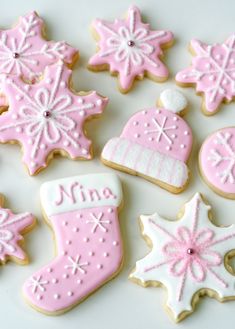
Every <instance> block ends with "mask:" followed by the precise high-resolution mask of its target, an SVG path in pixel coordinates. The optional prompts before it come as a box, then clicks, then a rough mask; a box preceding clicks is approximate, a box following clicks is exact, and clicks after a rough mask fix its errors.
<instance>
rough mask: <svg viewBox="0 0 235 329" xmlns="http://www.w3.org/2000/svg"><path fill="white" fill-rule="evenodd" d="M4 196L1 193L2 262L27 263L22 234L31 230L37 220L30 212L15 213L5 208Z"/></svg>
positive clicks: (0, 262) (0, 260)
mask: <svg viewBox="0 0 235 329" xmlns="http://www.w3.org/2000/svg"><path fill="white" fill-rule="evenodd" d="M3 201H4V198H3V196H2V195H0V264H5V263H6V262H7V260H9V259H11V260H14V261H15V262H16V263H19V264H27V263H28V257H27V255H26V254H25V252H24V251H23V250H22V249H21V247H20V246H19V243H20V244H22V242H23V237H22V234H25V233H27V232H28V231H30V230H31V229H32V228H33V227H34V226H35V224H36V220H35V218H34V217H33V215H32V214H30V213H28V212H27V213H22V214H19V215H15V214H14V213H13V212H12V211H11V210H10V209H5V208H3Z"/></svg>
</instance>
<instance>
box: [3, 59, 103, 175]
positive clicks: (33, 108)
mask: <svg viewBox="0 0 235 329" xmlns="http://www.w3.org/2000/svg"><path fill="white" fill-rule="evenodd" d="M71 74H72V72H71V70H69V69H68V68H67V66H65V65H64V64H63V63H62V62H58V63H56V64H53V65H50V66H47V68H46V70H45V72H44V76H43V79H41V80H40V81H39V82H38V83H36V84H32V85H30V84H27V83H25V82H24V81H23V80H22V79H21V78H20V77H17V76H12V75H4V76H3V77H2V88H3V91H4V93H5V94H6V95H7V97H8V100H9V108H8V111H7V112H4V113H3V114H2V115H1V116H0V142H1V143H6V142H10V143H11V142H17V143H19V144H20V145H21V146H22V148H23V162H24V164H25V165H26V167H27V169H28V171H29V174H30V175H35V174H37V173H38V172H39V171H40V170H41V169H43V168H45V167H46V166H47V164H48V162H49V160H50V159H51V158H52V157H53V154H55V153H59V154H61V155H63V156H69V157H70V158H71V159H77V158H81V159H91V157H92V153H91V142H90V140H88V139H87V137H86V135H85V133H84V127H83V126H84V122H85V121H86V120H87V119H88V118H89V119H90V118H91V117H93V116H96V115H98V114H101V113H102V111H103V109H104V107H105V106H106V104H107V98H103V97H101V96H99V95H98V94H97V93H96V92H95V91H92V92H90V93H84V92H82V93H75V92H73V91H72V90H71V89H70V79H71Z"/></svg>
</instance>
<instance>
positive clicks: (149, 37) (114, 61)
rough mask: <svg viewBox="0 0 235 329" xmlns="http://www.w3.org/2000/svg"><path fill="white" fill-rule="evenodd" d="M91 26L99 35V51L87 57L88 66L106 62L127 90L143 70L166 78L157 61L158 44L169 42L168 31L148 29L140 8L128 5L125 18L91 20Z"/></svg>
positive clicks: (159, 62)
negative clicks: (108, 20)
mask: <svg viewBox="0 0 235 329" xmlns="http://www.w3.org/2000/svg"><path fill="white" fill-rule="evenodd" d="M92 26H93V28H94V29H95V31H96V32H97V33H98V35H99V38H100V39H99V41H98V46H99V51H98V52H97V53H96V54H95V55H94V56H93V57H91V59H90V60H89V65H90V66H98V65H101V66H102V65H104V64H108V65H109V68H110V71H111V72H117V73H118V74H119V82H120V87H121V89H122V90H123V91H128V89H129V88H130V87H131V85H132V83H133V80H134V79H135V78H136V77H141V78H142V77H143V75H144V73H145V72H147V73H150V74H151V75H153V76H155V77H158V78H163V79H166V78H167V77H168V70H167V68H166V66H165V65H164V64H163V63H162V62H161V61H160V59H159V56H161V55H162V50H161V45H164V44H166V43H170V42H171V41H172V40H173V34H172V33H171V32H169V31H154V30H150V26H149V24H144V23H143V22H142V20H141V14H140V10H139V9H138V8H137V7H135V6H131V7H130V8H129V10H128V15H127V18H126V20H120V19H116V20H115V21H114V23H110V22H106V21H104V20H98V19H97V20H95V21H94V22H93V25H92Z"/></svg>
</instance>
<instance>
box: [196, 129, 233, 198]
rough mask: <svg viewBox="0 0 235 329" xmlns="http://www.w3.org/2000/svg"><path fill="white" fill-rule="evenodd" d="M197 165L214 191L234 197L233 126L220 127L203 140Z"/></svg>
mask: <svg viewBox="0 0 235 329" xmlns="http://www.w3.org/2000/svg"><path fill="white" fill-rule="evenodd" d="M199 167H200V172H201V174H202V177H203V178H204V180H205V181H206V183H207V184H208V185H209V186H210V187H211V188H212V189H213V190H214V191H215V192H217V193H218V194H220V195H222V196H224V197H226V198H229V199H235V127H229V128H223V129H220V130H218V131H217V132H215V133H213V134H211V135H210V136H209V137H208V138H207V139H206V140H205V141H204V143H203V144H202V147H201V150H200V154H199Z"/></svg>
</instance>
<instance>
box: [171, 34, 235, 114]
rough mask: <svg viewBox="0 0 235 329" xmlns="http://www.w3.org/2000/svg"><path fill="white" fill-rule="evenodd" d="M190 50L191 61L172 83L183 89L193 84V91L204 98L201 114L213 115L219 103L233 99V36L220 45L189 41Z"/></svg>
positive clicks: (234, 72) (234, 66) (234, 74)
mask: <svg viewBox="0 0 235 329" xmlns="http://www.w3.org/2000/svg"><path fill="white" fill-rule="evenodd" d="M190 48H191V50H192V52H193V54H195V57H194V58H193V60H192V64H191V66H190V67H188V68H186V69H184V70H182V71H180V72H179V73H178V74H177V75H176V81H177V82H179V83H180V84H182V85H183V86H185V85H186V86H187V85H189V86H190V85H191V84H192V83H193V84H195V85H196V91H197V92H199V93H203V94H204V101H203V104H202V110H203V112H204V113H205V114H206V115H213V114H215V113H216V112H217V111H218V109H219V106H220V104H221V102H222V101H226V102H230V101H232V99H233V98H234V96H235V34H233V35H231V36H230V37H229V38H228V39H227V40H226V41H225V42H224V43H222V44H214V45H207V44H205V43H203V42H200V41H198V40H192V41H191V43H190Z"/></svg>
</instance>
